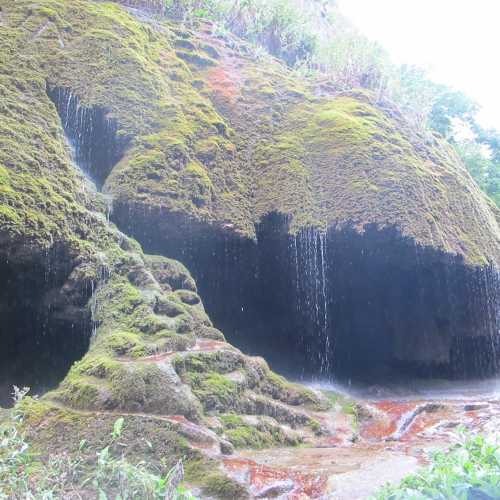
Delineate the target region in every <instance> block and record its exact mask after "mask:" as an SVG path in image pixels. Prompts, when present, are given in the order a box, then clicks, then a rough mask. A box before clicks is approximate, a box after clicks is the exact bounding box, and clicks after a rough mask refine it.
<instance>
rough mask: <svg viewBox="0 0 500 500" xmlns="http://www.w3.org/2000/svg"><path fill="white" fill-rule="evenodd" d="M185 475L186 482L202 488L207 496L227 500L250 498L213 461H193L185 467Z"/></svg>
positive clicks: (243, 489)
mask: <svg viewBox="0 0 500 500" xmlns="http://www.w3.org/2000/svg"><path fill="white" fill-rule="evenodd" d="M185 474H186V481H188V482H189V483H194V484H196V485H198V486H200V487H201V488H202V491H203V493H204V494H205V495H207V496H213V497H215V498H221V499H227V500H239V499H246V498H248V493H247V492H246V490H245V488H244V487H243V486H242V485H241V484H239V483H238V482H236V481H234V480H233V479H230V478H228V477H227V476H226V475H224V474H223V473H222V471H220V470H218V469H217V464H216V463H215V462H213V461H209V460H191V461H189V462H187V463H186V465H185Z"/></svg>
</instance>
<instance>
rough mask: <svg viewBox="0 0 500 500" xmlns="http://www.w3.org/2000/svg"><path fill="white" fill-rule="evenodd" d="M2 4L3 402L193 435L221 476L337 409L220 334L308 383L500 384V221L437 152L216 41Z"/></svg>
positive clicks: (384, 110)
mask: <svg viewBox="0 0 500 500" xmlns="http://www.w3.org/2000/svg"><path fill="white" fill-rule="evenodd" d="M0 5H1V7H2V8H1V11H0V55H1V59H2V65H1V67H0V94H1V101H0V113H1V116H2V119H1V120H0V276H1V277H2V278H3V282H4V283H5V284H6V285H5V287H4V289H3V290H2V292H0V311H2V313H3V317H5V318H6V320H5V321H4V322H3V323H2V325H1V326H0V332H1V338H2V339H4V340H2V342H5V343H6V345H7V348H6V349H5V350H2V354H0V361H2V363H1V366H2V368H0V375H1V376H2V379H3V381H5V382H4V383H5V386H6V387H5V390H4V388H3V387H0V389H2V390H4V392H5V391H7V390H8V389H7V385H8V384H10V383H11V382H12V383H14V382H16V381H18V380H22V381H23V382H24V383H26V384H30V385H34V386H35V387H36V388H37V389H39V390H43V389H46V388H49V389H55V390H54V391H52V392H49V393H48V394H47V396H46V397H45V398H44V401H43V402H41V403H36V402H32V403H30V405H31V409H30V411H31V415H32V419H33V420H32V423H33V425H35V426H36V425H38V423H40V422H41V421H43V419H45V418H49V417H51V418H53V419H54V421H57V422H60V421H64V422H66V423H65V424H64V425H70V424H69V421H70V420H71V418H70V419H69V420H68V417H67V415H66V412H73V413H71V415H73V417H74V418H75V419H76V420H72V422H73V423H72V424H71V425H76V424H75V422H76V421H77V420H78V418H82V419H83V418H85V419H87V420H88V419H91V420H92V419H94V420H95V421H94V420H92V422H93V423H92V424H89V425H88V427H89V428H93V425H94V424H95V425H96V426H97V423H96V422H97V420H99V419H100V418H103V419H106V418H108V419H110V418H112V415H113V414H116V413H120V412H121V413H127V414H133V415H136V417H137V418H140V417H139V416H138V415H139V414H144V413H146V414H150V415H152V416H154V418H156V419H157V421H154V418H153V417H152V418H153V421H151V422H149V424H150V425H151V429H150V431H151V432H152V433H153V431H154V432H156V431H155V429H156V427H155V426H156V425H157V424H158V425H160V424H159V423H158V422H163V421H164V420H162V419H165V418H171V417H172V416H176V417H183V418H185V419H188V420H190V421H191V422H194V423H196V424H197V425H200V428H202V429H203V430H204V431H203V432H205V431H206V433H208V434H204V436H205V438H203V439H205V441H206V443H207V442H209V443H210V446H212V448H213V450H212V451H213V453H214V455H213V456H215V457H218V456H219V455H220V452H221V449H222V450H225V451H228V450H230V449H231V445H230V444H228V441H230V442H232V443H233V445H236V446H251V445H255V444H256V442H258V443H260V444H261V445H262V444H265V445H271V444H277V443H279V444H294V443H297V442H298V441H300V439H301V438H300V436H299V435H298V434H296V433H295V432H294V431H290V429H289V428H290V427H294V428H297V429H300V430H301V433H302V435H305V436H307V435H308V434H311V433H312V431H316V432H318V431H320V426H319V425H318V423H317V421H316V420H315V418H316V417H315V415H317V412H319V414H321V412H322V411H324V410H325V408H326V406H325V403H324V402H323V401H322V400H321V398H319V397H318V396H317V395H315V394H313V393H311V392H309V391H307V390H305V389H303V388H301V387H298V386H294V385H290V384H289V383H288V382H286V381H285V380H284V379H282V378H280V377H278V376H277V375H275V374H274V373H273V372H271V371H270V369H269V368H268V366H267V364H266V363H265V361H263V360H262V359H261V358H252V357H247V356H245V355H243V354H242V353H241V352H240V351H239V350H237V349H236V348H234V347H232V346H231V345H230V344H228V343H226V341H225V339H224V336H223V334H222V333H221V332H220V331H219V330H217V329H216V328H214V326H213V324H212V321H211V319H212V320H213V321H214V322H215V324H216V326H218V327H221V328H222V330H224V333H225V334H226V336H227V338H228V340H230V341H232V342H233V343H235V344H236V345H237V346H239V347H245V349H246V350H247V351H248V352H250V353H254V354H261V355H262V354H265V355H266V357H269V359H270V360H271V361H273V365H275V366H279V367H281V368H283V370H284V371H289V372H292V373H293V375H294V376H297V375H300V374H305V373H309V372H311V373H313V374H315V375H317V374H318V373H321V374H323V375H328V376H330V375H331V374H332V373H336V374H350V373H352V372H355V371H359V370H363V369H364V367H366V366H367V364H368V365H370V366H369V368H374V367H376V366H378V365H384V366H387V367H389V368H390V369H394V368H395V367H398V366H399V365H401V364H402V365H404V367H405V369H406V370H408V369H409V370H416V371H417V372H418V371H422V370H423V371H424V372H426V371H428V370H431V371H432V370H438V371H440V373H441V374H442V373H444V374H446V375H449V376H463V375H476V374H478V373H479V374H488V373H491V372H492V371H494V370H496V369H497V368H498V367H497V364H496V355H497V351H498V340H497V336H498V335H497V333H498V319H497V310H498V307H497V305H498V277H497V273H496V266H497V263H498V257H499V248H500V238H499V236H500V232H499V228H498V222H497V210H496V208H494V207H493V205H492V203H491V202H490V201H489V200H488V199H486V197H485V196H484V195H483V194H482V193H481V192H480V190H479V188H478V187H477V186H476V185H475V184H474V182H473V181H472V179H471V178H470V176H469V175H468V174H467V172H466V171H465V169H464V167H463V166H462V165H461V164H460V163H459V162H458V160H457V158H456V157H455V156H454V154H453V153H452V151H451V150H450V148H449V147H448V146H447V145H446V144H445V143H444V142H443V141H442V140H441V139H439V138H437V137H430V136H429V137H427V136H423V135H420V134H418V133H416V132H415V131H413V130H412V129H411V128H410V127H409V126H408V124H407V123H406V122H405V120H404V118H403V117H402V116H400V114H399V113H398V112H397V110H395V109H394V108H393V107H392V106H391V105H390V104H389V103H384V102H382V103H380V102H376V100H375V98H374V96H372V95H371V94H369V93H367V92H363V91H357V92H351V93H348V94H347V93H345V94H336V93H334V92H333V90H332V89H330V88H329V87H328V86H327V85H324V84H321V83H318V82H316V81H310V80H306V79H301V78H299V77H297V76H296V75H294V74H293V73H291V72H290V71H289V70H287V69H286V68H284V67H283V66H282V65H280V64H279V63H278V62H277V61H276V60H274V59H271V58H269V57H267V56H264V55H260V54H256V53H255V51H254V50H252V49H251V48H250V47H248V46H247V45H245V44H244V43H243V42H241V41H239V40H237V39H234V38H233V37H231V36H229V35H225V34H224V35H222V34H220V33H218V32H217V30H216V29H215V28H214V27H213V26H212V25H210V24H208V23H201V22H200V23H198V24H196V25H194V26H191V27H186V26H181V25H179V24H175V23H173V22H169V21H166V20H160V19H158V18H155V17H154V16H153V15H152V13H151V11H150V10H147V9H144V5H142V4H141V5H139V6H136V7H139V9H130V8H125V7H124V6H122V5H119V4H118V3H110V2H106V3H105V2H93V1H83V0H41V1H39V2H37V3H36V4H34V3H32V2H31V1H28V0H18V1H16V2H10V1H3V2H1V3H0ZM155 6H157V5H156V3H155V2H152V3H151V4H150V5H149V7H153V8H154V7H155ZM109 218H111V222H110V220H109ZM114 223H116V225H117V226H118V228H119V229H117V227H115V225H114ZM121 231H122V232H121ZM126 234H127V235H128V236H126ZM129 236H133V237H135V238H136V239H137V240H139V242H140V243H141V244H142V246H143V247H144V249H145V250H146V251H147V252H150V253H155V254H161V255H163V256H155V257H152V256H147V255H144V254H143V251H142V249H141V248H140V246H139V244H138V243H137V242H136V241H135V240H133V239H131V238H129ZM167 257H172V258H177V259H180V260H182V262H183V263H184V264H186V265H187V266H188V268H189V271H191V272H192V273H193V275H194V278H195V279H196V282H197V284H198V287H199V290H200V295H201V297H202V298H203V302H204V303H205V305H206V307H207V310H208V312H209V315H210V316H211V319H209V317H208V316H207V314H206V312H205V309H204V307H203V305H202V301H201V298H200V296H199V295H198V291H197V285H196V284H195V281H194V280H193V278H192V277H191V275H190V274H189V271H188V270H187V269H186V268H185V267H184V266H183V265H182V264H180V263H179V262H177V261H175V260H171V259H170V258H167ZM277 353H279V354H280V355H279V356H277V355H276V354H277ZM82 357H83V359H82ZM75 361H78V362H77V363H75V364H73V363H74V362H75ZM27 365H29V366H32V368H33V369H32V371H31V373H29V372H28V371H27V370H26V366H27ZM297 366H298V367H300V369H299V370H297V368H296V367H297ZM464 367H465V368H464ZM293 368H295V369H293ZM68 370H69V373H68ZM47 373H50V377H48V376H47ZM61 381H62V383H60V382H61ZM59 383H60V384H59ZM89 412H94V413H89ZM228 413H233V414H234V413H235V414H242V415H251V416H254V417H255V418H254V419H253V420H251V423H250V424H249V423H245V421H243V420H241V421H240V420H238V422H237V424H235V422H234V421H233V420H234V419H233V420H231V418H229V417H227V414H228ZM78 415H79V417H77V416H78ZM97 415H99V416H97ZM84 416H85V417H84ZM208 417H210V418H211V417H214V418H215V419H216V420H217V422H216V424H214V421H213V420H211V421H210V420H207V418H208ZM171 420H172V419H171ZM174 423H175V425H174ZM149 424H148V425H149ZM170 424H171V425H173V426H174V427H173V428H172V429H173V430H172V432H173V434H171V435H169V436H170V437H169V439H174V440H175V443H176V444H175V446H173V448H172V449H173V450H174V451H173V452H172V457H174V456H181V455H182V454H186V453H188V452H187V451H186V450H189V453H188V454H189V456H190V457H191V459H192V460H193V461H194V462H196V463H197V464H198V465H199V467H198V469H200V467H201V466H202V465H203V467H205V466H206V464H207V463H208V462H206V460H208V458H207V456H206V454H202V455H200V454H199V453H201V452H199V449H198V448H197V447H196V439H194V438H193V439H194V441H193V439H191V438H192V437H193V436H192V435H190V439H191V441H190V443H191V444H193V442H195V444H194V445H193V446H191V444H189V443H188V444H186V443H185V442H184V441H182V442H180V441H179V440H178V438H179V436H181V435H184V434H186V432H188V431H187V430H186V428H184V427H182V425H181V424H180V423H179V421H178V420H177V421H174V420H172V421H171V422H170ZM226 424H227V425H226ZM61 425H62V424H61ZM78 425H80V424H78ZM78 425H77V426H78ZM138 425H140V424H138ZM208 427H212V428H213V429H215V430H217V432H218V433H219V435H221V436H222V437H218V436H217V435H216V434H214V433H211V431H209V430H207V429H208ZM148 432H149V431H148ZM183 433H184V434H183ZM207 436H208V437H207ZM257 438H258V439H257ZM40 439H41V440H43V439H50V435H49V436H47V435H46V434H44V433H41V434H40ZM197 439H201V438H200V436H199V435H198V438H197ZM255 439H256V440H257V441H255ZM192 441H193V442H192ZM206 443H205V444H206ZM258 443H257V444H258ZM59 445H60V446H66V445H67V443H64V442H61V443H59ZM212 448H211V449H212ZM197 450H198V451H197ZM214 450H215V451H214ZM200 460H201V462H200ZM203 460H205V461H204V462H203ZM203 467H201V470H205V469H203ZM202 476H203V474H202ZM197 479H198V480H200V481H201V482H202V483H203V481H204V480H205V479H206V478H205V479H204V478H202V479H200V477H198V478H197ZM212 479H213V481H212V482H211V483H210V484H208V483H207V484H204V483H203V484H204V487H206V488H207V491H212V493H213V492H214V491H216V490H217V488H219V486H220V482H221V481H222V482H223V485H225V486H227V488H229V491H230V492H231V491H232V492H233V493H234V495H236V496H237V495H239V494H240V493H241V494H243V493H242V492H241V491H239V490H238V488H239V487H238V485H234V484H232V483H231V484H229V483H228V484H226V483H224V480H223V479H221V477H219V476H217V477H214V478H212ZM205 482H206V481H205ZM210 488H212V490H210ZM231 488H235V489H234V490H231ZM235 492H236V493H235ZM219 493H220V492H219ZM219 493H217V494H219ZM233 493H229V495H231V494H233ZM236 496H233V497H236Z"/></svg>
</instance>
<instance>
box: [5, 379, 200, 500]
mask: <svg viewBox="0 0 500 500" xmlns="http://www.w3.org/2000/svg"><path fill="white" fill-rule="evenodd" d="M27 393H28V389H27V388H24V389H18V388H17V387H15V388H14V401H15V403H19V402H20V401H21V400H22V399H23V398H24V397H25V396H26V394H27ZM124 429H125V419H124V418H123V417H120V418H118V419H117V420H116V421H115V423H114V425H113V430H112V432H111V435H110V444H109V445H108V446H106V447H105V448H103V449H102V450H100V451H98V452H97V455H96V457H97V460H96V463H95V464H89V463H88V460H86V459H85V458H84V456H83V452H84V451H88V444H87V442H86V441H85V440H82V441H81V442H80V445H79V447H78V451H77V453H76V455H75V456H70V455H68V454H61V455H58V456H52V457H51V458H50V459H49V461H48V462H47V463H44V464H42V463H40V462H39V461H37V457H36V455H35V454H34V453H33V452H32V450H31V447H30V445H29V443H28V442H27V440H26V436H25V435H24V433H23V416H22V414H21V413H20V412H18V411H17V409H16V407H14V409H13V410H12V411H11V412H10V415H9V416H8V417H7V418H6V419H5V420H4V421H2V422H1V423H0V500H4V499H5V500H7V499H9V500H11V499H23V500H25V499H27V500H56V499H64V498H69V497H76V498H80V497H81V495H80V493H81V492H85V494H86V495H91V496H92V497H94V498H98V499H99V500H108V499H109V500H111V499H113V500H129V499H130V500H132V499H141V500H142V499H145V500H157V499H158V500H159V499H169V500H194V497H193V496H192V495H191V493H190V492H189V491H188V490H186V488H184V487H183V486H182V485H181V482H182V480H183V477H184V468H183V464H182V462H181V461H179V462H178V463H177V464H176V465H175V466H174V467H173V468H172V469H170V471H169V472H168V473H167V474H166V475H164V476H162V475H160V474H157V473H154V472H152V471H151V470H150V467H149V465H148V464H147V463H146V462H145V461H141V462H139V463H138V464H131V463H129V462H128V461H127V460H126V459H125V458H124V457H123V456H114V455H113V453H112V451H111V445H112V444H116V441H117V440H118V439H120V437H121V436H122V433H123V431H124Z"/></svg>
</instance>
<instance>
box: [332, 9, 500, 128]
mask: <svg viewBox="0 0 500 500" xmlns="http://www.w3.org/2000/svg"><path fill="white" fill-rule="evenodd" d="M338 3H339V5H340V7H341V10H342V12H343V13H344V14H345V15H346V16H347V17H349V18H350V19H351V20H352V21H353V23H354V24H355V25H356V26H357V27H358V28H359V29H360V30H361V31H362V32H363V33H364V34H365V35H366V36H368V37H369V38H371V39H372V40H376V41H378V42H380V44H381V45H382V46H383V47H385V49H386V50H387V51H388V52H389V53H390V55H391V57H392V59H393V61H394V62H396V63H409V64H417V65H419V66H422V67H424V68H427V69H428V70H429V71H430V75H431V77H432V79H434V80H435V81H437V82H442V83H446V84H448V85H451V86H452V87H454V88H456V89H457V90H461V91H463V92H464V93H465V94H467V95H468V96H470V97H471V98H473V99H474V100H475V101H476V102H477V103H478V104H480V105H481V107H482V110H481V113H480V121H481V123H482V124H483V125H484V126H494V127H495V128H498V129H500V54H499V52H500V0H338Z"/></svg>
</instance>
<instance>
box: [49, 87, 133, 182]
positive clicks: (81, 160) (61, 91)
mask: <svg viewBox="0 0 500 500" xmlns="http://www.w3.org/2000/svg"><path fill="white" fill-rule="evenodd" d="M47 94H48V96H49V97H50V99H51V100H52V102H53V103H54V104H55V106H56V108H57V111H58V113H59V116H60V118H61V124H62V126H63V129H64V132H65V134H66V137H67V139H68V142H69V144H70V145H71V147H72V150H73V153H74V161H75V163H76V164H77V165H78V167H79V168H80V170H81V171H82V172H83V174H84V175H85V176H86V177H87V178H88V179H89V180H90V181H91V182H92V183H94V184H95V185H96V187H97V189H99V190H100V189H101V188H102V186H103V184H104V181H105V180H106V178H107V176H108V175H109V173H110V172H111V170H112V168H113V166H114V165H115V164H116V163H117V162H118V161H119V159H120V158H121V156H122V152H123V149H124V147H125V143H124V142H123V140H118V138H117V129H118V126H117V123H116V121H115V120H114V119H112V118H110V117H109V113H108V112H107V110H106V109H104V108H101V107H97V106H95V107H90V106H84V105H82V104H81V100H80V98H79V96H77V95H75V94H74V93H73V92H72V91H71V89H68V88H61V87H56V88H48V89H47Z"/></svg>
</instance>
